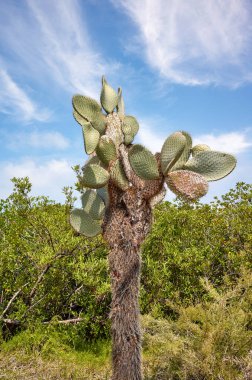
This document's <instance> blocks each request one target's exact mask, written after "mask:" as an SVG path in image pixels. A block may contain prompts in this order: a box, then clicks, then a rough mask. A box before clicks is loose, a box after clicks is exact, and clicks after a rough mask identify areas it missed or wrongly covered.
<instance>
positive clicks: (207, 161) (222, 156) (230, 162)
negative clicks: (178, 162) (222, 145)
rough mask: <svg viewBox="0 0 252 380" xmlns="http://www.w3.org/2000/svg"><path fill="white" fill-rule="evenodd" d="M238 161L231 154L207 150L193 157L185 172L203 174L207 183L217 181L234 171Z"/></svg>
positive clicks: (186, 165)
mask: <svg viewBox="0 0 252 380" xmlns="http://www.w3.org/2000/svg"><path fill="white" fill-rule="evenodd" d="M235 166H236V159H235V157H234V156H232V155H231V154H227V153H222V152H216V151H213V150H206V151H203V152H200V153H198V154H197V155H196V156H194V157H192V158H191V159H190V160H189V161H188V162H187V163H186V164H185V165H184V169H185V170H191V171H193V172H195V173H199V174H201V175H202V176H203V177H204V178H205V179H206V180H207V181H217V180H218V179H221V178H223V177H226V176H227V175H228V174H229V173H231V172H232V170H234V168H235Z"/></svg>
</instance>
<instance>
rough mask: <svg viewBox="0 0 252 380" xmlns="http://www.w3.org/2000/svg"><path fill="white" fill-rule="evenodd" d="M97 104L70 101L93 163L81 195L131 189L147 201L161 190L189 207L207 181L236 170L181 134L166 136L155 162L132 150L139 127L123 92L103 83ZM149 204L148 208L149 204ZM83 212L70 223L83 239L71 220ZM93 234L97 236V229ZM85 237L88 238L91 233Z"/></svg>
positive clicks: (223, 156) (228, 158) (79, 98)
mask: <svg viewBox="0 0 252 380" xmlns="http://www.w3.org/2000/svg"><path fill="white" fill-rule="evenodd" d="M100 101H101V105H100V104H99V103H98V102H97V101H96V100H94V99H91V98H89V97H86V96H83V95H75V96H74V97H73V115H74V118H75V119H76V121H77V122H78V123H79V124H80V125H81V127H82V131H83V138H84V146H85V151H86V153H87V154H91V157H92V158H91V160H89V162H88V163H87V164H86V165H85V166H84V168H83V178H82V179H81V180H80V186H81V187H82V189H83V191H85V189H86V188H93V189H100V188H104V187H105V186H106V185H108V184H109V183H110V184H111V185H112V186H116V187H118V188H119V189H121V190H122V191H126V190H127V189H128V188H130V187H132V186H135V187H136V188H137V189H138V190H139V191H140V192H142V194H143V195H144V194H146V193H148V199H150V200H151V199H152V198H154V197H155V198H156V196H157V194H158V193H164V184H166V185H167V187H168V189H170V190H171V191H172V192H174V193H175V194H176V195H178V196H180V197H183V198H186V199H187V200H190V201H194V200H197V199H199V198H200V197H202V196H204V195H205V194H206V192H207V190H208V184H207V182H208V181H216V180H218V179H221V178H223V177H225V176H227V175H228V174H229V173H230V172H231V171H232V170H233V169H234V167H235V165H236V159H235V158H234V157H233V156H232V155H230V154H227V153H222V152H216V151H212V150H211V149H210V147H209V146H207V145H204V144H200V145H196V146H194V147H192V139H191V136H190V135H189V134H188V133H186V132H184V131H178V132H174V133H173V134H171V135H170V136H169V137H168V138H167V139H166V140H165V142H164V144H163V147H162V149H161V153H160V154H159V155H157V154H156V155H155V156H154V155H153V154H152V153H151V152H150V151H149V150H148V149H146V148H145V147H144V146H142V145H140V144H136V145H134V144H133V140H134V137H135V136H136V134H137V132H138V129H139V124H138V122H137V120H136V119H135V118H134V117H133V116H130V115H125V111H124V101H123V97H122V89H121V88H119V89H118V92H116V91H115V90H114V89H113V88H112V87H111V86H110V85H109V84H108V83H107V81H106V79H105V78H104V77H103V78H102V90H101V95H100ZM103 110H104V112H103ZM152 189H153V191H152ZM94 191H95V190H94ZM98 197H99V195H98V194H97V197H96V198H97V199H98ZM107 198H108V199H109V196H107ZM145 198H146V196H145ZM157 198H158V197H157ZM83 199H85V197H83ZM101 201H102V202H103V200H102V199H101ZM150 204H151V205H152V206H153V202H150ZM104 207H105V205H104ZM106 207H109V201H108V202H107V204H106ZM83 210H85V213H83V214H81V213H79V212H78V213H77V211H76V210H73V211H72V214H73V216H72V218H71V219H70V221H71V224H72V226H73V228H74V229H76V230H77V231H78V232H79V233H84V234H85V228H84V227H83V226H85V223H79V224H78V223H76V217H74V216H75V215H78V218H81V216H83V218H84V217H85V216H86V214H87V208H86V207H85V205H83ZM89 217H91V218H92V215H90V214H89ZM91 226H92V224H91V225H89V229H90V228H92V227H91ZM94 230H95V231H97V232H101V228H97V226H96V225H95V229H94ZM86 235H87V236H90V231H88V233H87V234H86Z"/></svg>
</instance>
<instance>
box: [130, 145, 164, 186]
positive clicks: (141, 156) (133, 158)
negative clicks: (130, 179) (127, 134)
mask: <svg viewBox="0 0 252 380" xmlns="http://www.w3.org/2000/svg"><path fill="white" fill-rule="evenodd" d="M129 162H130V165H131V167H132V169H133V170H134V172H135V173H136V175H137V176H138V177H140V178H142V179H157V178H158V177H159V172H158V164H157V161H156V158H155V157H154V155H153V154H152V153H151V152H150V151H149V150H148V149H146V148H145V147H144V146H142V145H140V144H136V145H134V146H133V147H132V148H130V150H129Z"/></svg>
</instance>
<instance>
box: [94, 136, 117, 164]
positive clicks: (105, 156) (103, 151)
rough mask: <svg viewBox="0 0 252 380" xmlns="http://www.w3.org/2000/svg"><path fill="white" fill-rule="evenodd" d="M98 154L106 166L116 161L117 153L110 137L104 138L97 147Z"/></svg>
mask: <svg viewBox="0 0 252 380" xmlns="http://www.w3.org/2000/svg"><path fill="white" fill-rule="evenodd" d="M96 154H97V156H98V157H99V159H100V160H101V161H102V162H103V163H104V164H105V165H109V163H110V161H115V160H116V158H117V153H116V147H115V144H114V142H113V140H112V139H111V138H110V137H108V136H102V137H101V138H100V141H99V143H98V145H97V148H96Z"/></svg>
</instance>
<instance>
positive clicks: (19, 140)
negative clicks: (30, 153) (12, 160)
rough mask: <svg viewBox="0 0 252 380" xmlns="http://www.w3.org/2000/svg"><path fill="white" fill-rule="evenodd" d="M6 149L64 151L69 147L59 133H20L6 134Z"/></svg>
mask: <svg viewBox="0 0 252 380" xmlns="http://www.w3.org/2000/svg"><path fill="white" fill-rule="evenodd" d="M5 139H6V140H7V147H8V148H10V149H14V150H17V149H20V148H21V149H27V148H36V149H60V150H61V149H66V148H68V147H69V141H68V139H67V138H66V137H65V136H63V135H62V134H61V133H60V132H56V131H53V132H38V131H33V132H21V133H15V134H12V133H11V134H10V133H8V134H6V136H5Z"/></svg>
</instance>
